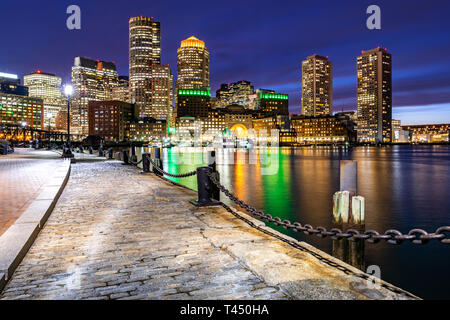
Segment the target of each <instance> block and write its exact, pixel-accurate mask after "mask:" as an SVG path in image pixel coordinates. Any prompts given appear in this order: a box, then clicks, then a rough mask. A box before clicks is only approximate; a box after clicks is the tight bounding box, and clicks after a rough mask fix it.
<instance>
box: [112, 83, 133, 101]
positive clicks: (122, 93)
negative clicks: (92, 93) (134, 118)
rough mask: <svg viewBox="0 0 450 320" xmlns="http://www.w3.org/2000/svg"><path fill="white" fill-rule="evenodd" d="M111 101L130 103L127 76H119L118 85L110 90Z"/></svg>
mask: <svg viewBox="0 0 450 320" xmlns="http://www.w3.org/2000/svg"><path fill="white" fill-rule="evenodd" d="M111 100H117V101H123V102H128V103H131V98H130V88H129V81H128V77H127V76H119V84H118V86H117V87H114V88H112V91H111Z"/></svg>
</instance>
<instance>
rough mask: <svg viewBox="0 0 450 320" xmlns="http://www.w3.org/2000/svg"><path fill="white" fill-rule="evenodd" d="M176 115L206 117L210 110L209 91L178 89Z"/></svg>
mask: <svg viewBox="0 0 450 320" xmlns="http://www.w3.org/2000/svg"><path fill="white" fill-rule="evenodd" d="M177 96H178V100H177V111H176V112H177V117H178V118H179V117H184V116H190V117H195V118H206V117H208V112H209V111H210V110H211V104H210V97H211V93H210V91H209V89H207V90H194V89H192V90H190V89H178V91H177Z"/></svg>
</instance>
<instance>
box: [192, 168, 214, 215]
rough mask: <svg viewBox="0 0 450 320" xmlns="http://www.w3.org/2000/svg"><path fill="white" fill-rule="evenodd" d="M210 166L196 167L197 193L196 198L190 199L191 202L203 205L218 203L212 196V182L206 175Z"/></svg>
mask: <svg viewBox="0 0 450 320" xmlns="http://www.w3.org/2000/svg"><path fill="white" fill-rule="evenodd" d="M211 172H212V169H211V167H199V168H197V189H198V191H197V193H198V199H197V200H192V201H191V203H192V204H194V205H196V206H199V207H203V206H213V205H217V204H219V202H218V201H217V200H215V199H214V198H213V188H212V186H213V183H212V181H211V179H209V177H208V173H211Z"/></svg>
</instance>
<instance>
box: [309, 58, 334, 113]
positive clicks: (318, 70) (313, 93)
mask: <svg viewBox="0 0 450 320" xmlns="http://www.w3.org/2000/svg"><path fill="white" fill-rule="evenodd" d="M332 112H333V66H332V63H331V61H328V57H322V56H319V55H317V54H315V55H312V56H310V57H307V58H306V60H304V61H303V62H302V114H303V115H305V116H320V115H331V114H332Z"/></svg>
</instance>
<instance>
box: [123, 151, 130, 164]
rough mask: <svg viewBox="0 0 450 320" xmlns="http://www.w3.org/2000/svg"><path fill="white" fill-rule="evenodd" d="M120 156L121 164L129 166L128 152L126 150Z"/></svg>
mask: <svg viewBox="0 0 450 320" xmlns="http://www.w3.org/2000/svg"><path fill="white" fill-rule="evenodd" d="M122 156H123V164H130V161H129V157H128V150H126V149H125V150H123V151H122Z"/></svg>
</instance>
